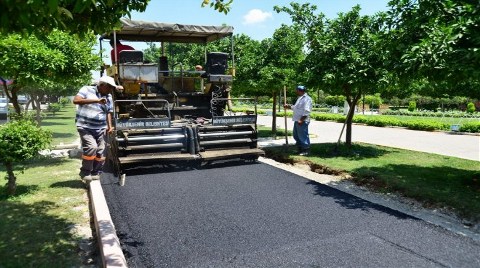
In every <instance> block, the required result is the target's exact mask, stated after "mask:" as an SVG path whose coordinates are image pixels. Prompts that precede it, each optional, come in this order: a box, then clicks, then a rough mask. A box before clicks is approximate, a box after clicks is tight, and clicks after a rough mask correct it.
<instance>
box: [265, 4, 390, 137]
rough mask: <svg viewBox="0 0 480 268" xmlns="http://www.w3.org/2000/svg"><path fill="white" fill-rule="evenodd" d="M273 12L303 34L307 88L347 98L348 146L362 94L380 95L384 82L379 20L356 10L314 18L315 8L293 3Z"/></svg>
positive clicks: (384, 71)
mask: <svg viewBox="0 0 480 268" xmlns="http://www.w3.org/2000/svg"><path fill="white" fill-rule="evenodd" d="M275 10H276V11H277V12H286V13H288V14H290V16H291V17H292V20H293V22H294V23H295V24H297V25H298V27H300V29H302V30H303V31H304V33H305V36H306V45H307V52H306V54H307V55H306V59H305V65H306V70H308V80H309V85H318V86H321V88H322V89H324V90H325V91H326V92H328V93H332V94H334V95H335V94H343V95H344V96H345V97H346V101H347V102H348V104H349V106H350V112H349V113H348V115H347V133H346V143H347V144H351V122H352V118H353V112H354V109H355V106H356V104H357V102H358V100H359V99H360V97H361V96H362V94H374V93H376V92H379V90H380V86H381V83H382V81H383V82H386V81H387V74H388V72H387V71H386V70H385V68H384V65H383V62H384V61H385V58H384V53H382V50H381V49H382V45H383V42H382V40H381V39H380V37H381V33H382V32H383V30H384V27H383V25H384V24H383V18H382V16H381V15H378V16H361V15H360V7H359V6H355V7H353V8H352V10H351V11H349V12H346V13H340V14H338V17H337V18H335V19H326V17H325V15H324V14H322V13H319V14H318V15H316V14H314V12H315V10H316V6H314V5H310V4H304V5H300V4H297V3H292V4H291V8H287V7H283V8H280V7H275Z"/></svg>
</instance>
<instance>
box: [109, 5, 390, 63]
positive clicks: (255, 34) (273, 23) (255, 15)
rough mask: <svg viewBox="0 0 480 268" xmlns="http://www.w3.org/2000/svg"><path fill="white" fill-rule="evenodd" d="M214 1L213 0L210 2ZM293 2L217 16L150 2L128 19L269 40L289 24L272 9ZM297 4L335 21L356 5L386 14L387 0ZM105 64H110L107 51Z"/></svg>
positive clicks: (206, 9)
mask: <svg viewBox="0 0 480 268" xmlns="http://www.w3.org/2000/svg"><path fill="white" fill-rule="evenodd" d="M211 1H214V0H211ZM292 1H293V0H234V1H233V4H232V6H231V10H230V12H229V13H228V14H226V15H225V14H224V13H220V12H218V11H216V10H214V9H213V8H210V7H204V8H202V7H201V3H202V0H175V1H173V0H151V1H150V2H149V4H148V6H147V9H146V10H145V11H144V12H142V13H140V12H132V14H131V18H132V20H143V21H155V22H166V23H179V24H195V25H222V24H226V25H229V26H233V28H234V34H241V33H243V34H246V35H248V36H250V37H251V38H253V39H255V40H263V39H265V38H270V37H272V36H273V33H274V32H275V30H276V29H278V28H280V26H281V25H282V24H287V25H290V24H291V23H292V22H291V20H290V17H289V15H288V14H286V13H276V12H275V11H274V10H273V6H275V5H277V6H287V7H290V3H291V2H292ZM295 2H297V3H300V4H303V3H311V4H312V5H316V6H317V14H318V13H319V12H322V13H323V14H325V15H326V16H327V18H331V19H333V18H335V17H337V14H338V13H339V12H348V11H350V10H351V8H352V7H353V6H355V5H357V4H358V5H360V7H361V14H362V15H372V14H375V13H377V12H379V11H386V10H387V9H388V8H387V4H388V2H389V0H337V1H333V0H310V1H299V0H298V1H295ZM122 43H124V44H128V45H132V46H133V47H134V48H135V49H137V50H143V49H146V48H147V45H146V44H145V43H138V42H135V43H130V42H122ZM104 47H105V48H107V49H108V50H107V53H106V54H107V55H108V58H107V59H104V61H105V62H108V63H110V62H111V61H110V59H109V57H110V56H109V55H110V53H109V49H110V46H109V45H108V44H106V46H105V45H104Z"/></svg>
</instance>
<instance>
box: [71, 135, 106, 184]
mask: <svg viewBox="0 0 480 268" xmlns="http://www.w3.org/2000/svg"><path fill="white" fill-rule="evenodd" d="M77 130H78V134H80V139H81V141H82V150H83V154H82V167H81V168H80V176H82V177H84V176H88V175H98V174H100V173H102V170H103V164H104V163H105V154H104V153H105V129H88V128H77Z"/></svg>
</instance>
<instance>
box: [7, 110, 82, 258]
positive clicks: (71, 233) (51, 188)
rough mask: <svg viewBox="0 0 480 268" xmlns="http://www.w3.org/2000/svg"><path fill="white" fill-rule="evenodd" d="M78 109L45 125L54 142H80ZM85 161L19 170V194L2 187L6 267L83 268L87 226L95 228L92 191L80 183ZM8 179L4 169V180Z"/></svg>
mask: <svg viewBox="0 0 480 268" xmlns="http://www.w3.org/2000/svg"><path fill="white" fill-rule="evenodd" d="M74 120H75V110H74V108H73V105H71V106H67V107H66V108H64V109H63V110H62V111H61V112H59V113H57V114H56V115H55V116H48V117H47V118H46V119H45V120H44V121H43V123H42V125H44V127H45V128H48V129H51V130H52V131H53V132H54V142H53V144H60V143H71V142H72V141H74V140H75V139H76V130H75V127H74ZM79 167H80V160H79V159H68V158H56V159H53V158H40V159H36V160H33V161H29V162H27V163H24V164H23V166H22V167H20V169H21V171H19V169H16V171H15V175H16V177H17V194H16V195H15V196H13V197H9V196H7V195H6V187H5V186H4V185H2V186H0V207H1V210H0V230H2V232H0V267H81V266H83V265H84V259H83V258H82V256H80V250H79V243H80V242H85V241H84V240H85V238H86V235H85V233H84V232H82V231H81V230H82V227H85V226H87V227H89V226H90V215H89V208H88V200H87V199H86V190H85V186H84V185H83V183H82V182H81V181H80V180H79V179H78V168H79ZM5 176H6V172H5V168H4V167H3V166H0V177H1V178H4V177H5Z"/></svg>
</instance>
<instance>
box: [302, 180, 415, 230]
mask: <svg viewBox="0 0 480 268" xmlns="http://www.w3.org/2000/svg"><path fill="white" fill-rule="evenodd" d="M306 184H307V185H312V186H313V187H314V191H315V192H314V194H315V195H319V196H323V197H330V198H332V199H333V200H334V201H335V203H337V204H339V205H341V206H342V207H344V208H346V209H360V210H363V211H370V210H376V211H381V212H382V213H386V214H388V215H390V216H394V217H396V218H398V219H402V220H406V219H411V220H419V219H418V218H415V217H412V216H409V215H407V214H404V213H402V212H399V211H397V210H393V209H390V208H387V207H384V206H381V205H377V204H375V203H372V202H370V201H367V200H364V199H361V198H359V197H356V196H354V195H351V194H348V193H345V192H342V191H340V190H337V189H335V188H332V187H330V186H327V185H324V184H321V183H318V182H314V181H308V182H307V183H306Z"/></svg>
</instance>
